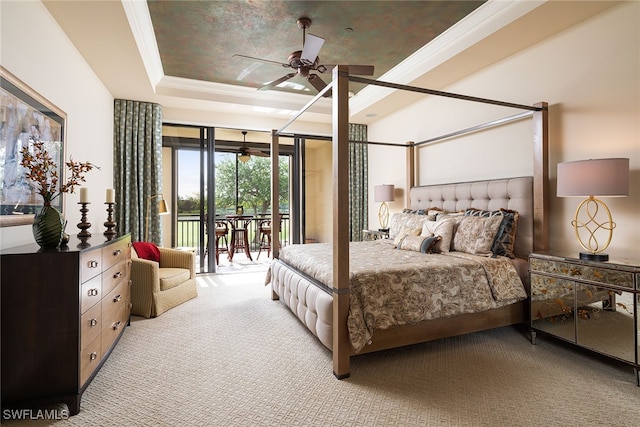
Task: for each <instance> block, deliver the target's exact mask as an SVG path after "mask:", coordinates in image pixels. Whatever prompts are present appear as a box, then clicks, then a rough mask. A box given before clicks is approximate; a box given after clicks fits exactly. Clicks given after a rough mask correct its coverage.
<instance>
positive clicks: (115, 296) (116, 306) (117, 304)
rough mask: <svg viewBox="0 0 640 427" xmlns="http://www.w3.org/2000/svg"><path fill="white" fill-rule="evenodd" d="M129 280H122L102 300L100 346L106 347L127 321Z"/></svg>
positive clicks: (111, 342)
mask: <svg viewBox="0 0 640 427" xmlns="http://www.w3.org/2000/svg"><path fill="white" fill-rule="evenodd" d="M130 300H131V297H130V289H129V282H128V281H124V282H122V283H120V284H119V285H118V286H116V288H115V289H114V290H113V291H111V292H110V293H109V294H108V295H107V296H106V297H105V298H104V299H103V300H102V319H103V326H102V348H103V349H105V350H106V349H108V348H109V347H111V345H112V344H113V342H114V340H115V339H116V338H117V337H118V335H120V333H121V331H122V329H123V328H124V327H125V326H126V325H127V322H128V321H129V301H130Z"/></svg>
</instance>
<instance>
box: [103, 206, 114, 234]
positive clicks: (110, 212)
mask: <svg viewBox="0 0 640 427" xmlns="http://www.w3.org/2000/svg"><path fill="white" fill-rule="evenodd" d="M105 205H107V221H106V222H105V223H104V226H105V227H107V231H105V232H104V236H105V237H106V238H107V240H111V239H113V238H114V237H115V236H116V230H115V228H116V222H115V221H114V220H113V205H115V203H111V202H105Z"/></svg>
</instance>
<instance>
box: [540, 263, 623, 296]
mask: <svg viewBox="0 0 640 427" xmlns="http://www.w3.org/2000/svg"><path fill="white" fill-rule="evenodd" d="M529 261H530V266H531V271H535V272H539V273H548V274H553V275H558V276H565V277H567V278H569V279H572V280H578V281H589V282H594V283H602V284H605V285H614V286H620V287H624V288H630V289H633V288H634V275H633V273H632V272H628V271H621V270H616V269H612V268H600V267H595V266H591V265H578V264H573V263H570V262H563V261H552V260H548V259H539V258H531V259H530V260H529Z"/></svg>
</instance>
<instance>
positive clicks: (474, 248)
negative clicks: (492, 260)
mask: <svg viewBox="0 0 640 427" xmlns="http://www.w3.org/2000/svg"><path fill="white" fill-rule="evenodd" d="M501 222H502V215H494V216H489V217H480V216H465V217H463V218H462V220H461V221H460V223H459V224H458V229H457V230H456V233H455V234H454V236H453V250H455V251H458V252H466V253H469V254H474V255H482V256H491V255H493V252H491V247H492V246H493V242H494V240H495V238H496V234H497V233H498V228H500V223H501Z"/></svg>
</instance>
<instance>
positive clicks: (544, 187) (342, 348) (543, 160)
mask: <svg viewBox="0 0 640 427" xmlns="http://www.w3.org/2000/svg"><path fill="white" fill-rule="evenodd" d="M350 81H353V82H359V83H365V84H369V85H374V86H382V87H387V88H392V89H396V90H404V91H410V92H415V93H422V94H425V95H434V96H441V97H448V98H454V99H459V100H462V101H467V102H478V103H483V104H491V105H498V106H504V107H511V108H517V109H521V110H524V111H523V112H522V113H519V114H516V115H512V116H509V117H505V118H502V119H498V120H493V121H490V122H486V123H482V124H479V125H477V126H473V127H469V128H466V129H461V130H459V131H455V132H452V133H448V134H445V135H441V136H438V137H434V138H430V139H427V140H424V141H420V142H408V143H406V144H384V145H394V146H398V147H403V148H405V150H406V169H407V173H406V185H407V189H409V188H412V187H414V186H415V183H416V182H417V176H416V171H417V168H416V149H418V148H420V147H421V146H424V145H427V144H432V143H435V142H440V141H443V140H446V139H450V138H454V137H458V136H461V135H464V134H469V133H472V132H476V131H479V130H481V129H487V128H490V127H494V126H499V125H503V124H506V123H509V122H513V121H517V120H522V119H525V118H531V119H532V136H533V187H534V188H533V225H534V231H533V233H534V236H533V237H534V250H536V251H542V250H547V249H548V246H549V225H548V224H549V221H548V191H549V190H548V186H549V184H548V183H549V176H548V170H549V165H548V146H549V140H548V105H547V103H545V102H540V103H536V104H535V105H533V106H529V105H522V104H514V103H510V102H502V101H496V100H492V99H486V98H478V97H473V96H466V95H460V94H455V93H449V92H442V91H437V90H431V89H425V88H420V87H414V86H407V85H401V84H395V83H389V82H384V81H379V80H371V79H366V78H362V77H358V76H352V75H349V73H348V66H345V65H338V66H336V67H335V68H334V69H333V77H332V81H331V83H329V84H327V86H326V87H325V88H324V89H323V90H322V91H320V92H319V93H318V94H317V95H316V96H315V97H314V98H313V99H311V101H309V102H308V103H307V104H306V105H305V106H304V107H302V108H301V109H300V110H299V111H298V113H296V114H295V115H294V116H293V117H292V118H291V119H290V120H289V121H288V122H287V123H286V124H285V125H284V126H282V127H281V128H280V129H278V130H273V131H272V142H271V170H272V173H271V200H272V205H271V212H272V214H273V215H274V217H275V216H277V215H279V208H278V203H277V201H278V194H279V185H280V183H279V180H278V176H279V175H278V173H274V171H277V170H278V168H279V162H278V156H279V151H280V150H279V135H282V134H284V130H285V129H286V128H288V127H289V126H290V125H291V124H292V123H294V122H295V121H296V120H298V118H300V116H302V115H303V114H304V113H305V112H306V111H307V110H308V109H309V108H310V107H311V106H312V105H313V104H314V103H315V102H317V101H318V100H319V99H321V98H322V97H323V95H324V94H325V93H327V92H328V91H332V110H333V116H332V143H333V146H332V147H333V148H332V153H333V154H332V155H333V162H332V163H333V173H332V175H333V198H332V199H333V233H332V237H333V238H332V240H333V284H334V285H333V288H332V289H331V291H332V293H333V325H334V327H333V373H334V375H335V376H336V377H337V378H338V379H343V378H346V377H348V376H349V371H350V357H351V355H353V351H352V348H351V343H350V341H349V336H348V331H347V328H346V327H335V325H346V324H347V317H348V314H349V297H350V295H349V221H348V218H349V199H348V193H349V174H348V169H349V166H348V165H349V150H348V145H349V94H348V93H349V82H350ZM408 193H409V192H408V191H407V194H408ZM279 232H280V230H279V224H278V222H277V221H276V222H274V223H272V233H273V235H276V236H277V235H278V233H279ZM279 249H280V248H279V242H278V239H274V240H273V242H272V252H273V257H274V258H278V255H279ZM273 298H274V299H278V296H277V295H276V294H273Z"/></svg>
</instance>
